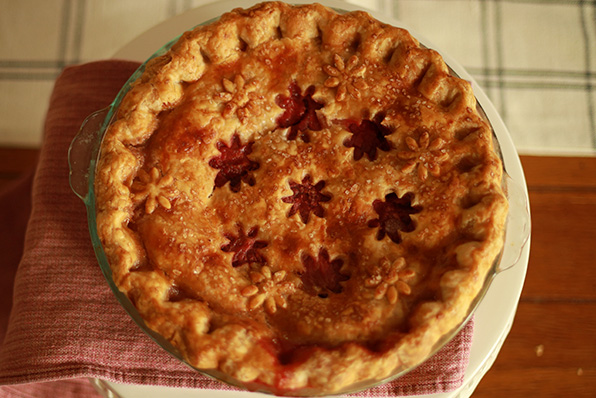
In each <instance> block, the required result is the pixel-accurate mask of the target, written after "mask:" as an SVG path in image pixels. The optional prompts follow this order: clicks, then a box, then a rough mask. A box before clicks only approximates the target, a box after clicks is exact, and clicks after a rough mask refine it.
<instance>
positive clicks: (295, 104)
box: [275, 82, 323, 142]
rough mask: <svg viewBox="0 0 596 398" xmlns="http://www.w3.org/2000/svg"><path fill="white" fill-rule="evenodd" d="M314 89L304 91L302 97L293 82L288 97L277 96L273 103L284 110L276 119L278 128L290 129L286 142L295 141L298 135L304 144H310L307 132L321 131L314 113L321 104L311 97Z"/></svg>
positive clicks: (298, 88) (319, 123)
mask: <svg viewBox="0 0 596 398" xmlns="http://www.w3.org/2000/svg"><path fill="white" fill-rule="evenodd" d="M314 92H315V87H314V86H310V87H309V88H308V89H306V92H305V93H304V95H302V94H301V92H300V87H298V85H297V84H296V83H295V82H294V83H292V84H291V85H290V96H289V97H285V96H282V95H278V96H277V98H276V99H275V103H276V104H277V105H279V107H281V108H282V109H284V110H285V112H284V113H282V114H281V116H279V117H278V118H277V124H278V125H279V127H282V128H286V127H290V132H289V133H288V137H287V138H288V140H295V139H296V138H297V137H298V133H300V138H301V139H302V141H304V142H310V136H309V135H308V131H309V130H310V131H319V130H321V129H322V126H321V122H320V121H319V118H318V117H317V113H316V112H315V111H316V110H317V109H321V108H322V107H323V104H321V103H319V102H317V101H315V100H314V99H313V98H312V95H313V94H314Z"/></svg>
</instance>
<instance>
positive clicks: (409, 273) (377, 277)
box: [364, 257, 416, 304]
mask: <svg viewBox="0 0 596 398" xmlns="http://www.w3.org/2000/svg"><path fill="white" fill-rule="evenodd" d="M415 275H416V273H415V272H414V270H412V269H406V260H405V259H404V258H403V257H399V258H398V259H397V260H395V261H394V262H393V263H389V261H387V260H385V261H382V264H381V266H380V267H379V268H377V269H376V270H375V272H374V273H373V274H372V275H371V276H370V277H369V278H367V279H366V280H365V281H364V286H365V287H367V288H369V289H374V293H373V295H374V298H375V299H377V300H381V299H383V298H387V301H388V302H389V304H395V303H397V300H398V299H399V295H400V294H402V295H404V296H409V295H410V294H411V293H412V289H411V288H410V285H408V282H409V281H410V280H411V279H412V278H413V277H414V276H415Z"/></svg>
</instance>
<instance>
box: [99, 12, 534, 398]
mask: <svg viewBox="0 0 596 398" xmlns="http://www.w3.org/2000/svg"><path fill="white" fill-rule="evenodd" d="M258 2H259V1H255V0H223V1H217V2H215V3H211V4H206V5H203V6H200V7H197V8H194V9H192V10H189V11H187V12H185V13H183V14H181V15H178V16H176V17H173V18H170V19H168V20H166V21H164V22H162V23H161V24H158V25H156V26H155V27H153V28H151V29H149V30H148V31H146V32H144V33H143V34H141V35H140V36H138V37H137V38H136V39H134V40H132V41H131V42H129V43H128V44H127V45H125V46H124V47H122V48H121V49H120V50H118V51H117V52H116V53H115V54H114V56H113V58H116V59H127V60H133V61H139V62H144V61H145V60H146V59H147V58H149V57H150V56H151V55H152V54H153V53H154V52H155V51H156V50H157V48H159V46H160V45H162V44H165V43H166V42H167V41H168V40H170V39H172V38H174V37H176V36H178V35H179V34H180V33H182V32H183V31H185V30H188V29H191V28H193V27H194V26H196V25H198V24H199V23H202V22H205V21H209V20H211V19H214V18H217V17H218V16H219V15H221V14H222V13H224V12H226V11H229V10H231V9H233V8H237V7H242V8H246V7H250V6H252V5H254V4H256V3H258ZM292 2H293V3H296V4H298V3H309V2H310V1H304V0H296V1H292ZM319 2H320V3H321V4H324V5H326V6H329V7H334V8H338V9H343V10H347V11H350V10H356V9H362V7H356V6H354V5H351V4H349V3H346V2H343V1H336V0H320V1H319ZM367 11H369V12H370V14H371V15H373V16H374V17H375V18H377V19H378V20H380V21H382V22H385V23H388V24H391V25H393V26H398V27H403V28H405V29H408V30H409V31H410V32H411V33H412V35H413V36H414V37H416V38H417V39H418V40H419V41H420V42H421V43H423V44H424V45H425V46H427V47H430V48H433V49H435V50H437V51H438V52H439V53H441V55H442V56H443V58H444V59H445V61H446V63H447V64H448V65H449V66H450V67H451V68H452V69H453V70H454V71H455V73H457V74H458V75H459V76H460V77H461V78H463V79H466V80H469V81H471V82H472V85H473V87H474V93H475V95H476V98H477V99H478V102H479V104H480V105H481V107H482V108H483V110H484V112H485V113H486V115H487V117H488V119H489V120H490V122H491V124H492V126H493V129H494V132H495V135H496V136H497V138H498V140H499V143H500V146H501V151H502V154H503V163H504V166H505V170H506V171H507V173H508V174H509V176H510V177H511V179H512V180H513V182H514V186H515V187H516V189H517V191H518V192H517V194H518V198H519V201H518V202H515V203H511V207H512V214H513V218H511V217H510V220H509V225H508V232H507V235H508V237H509V239H508V241H507V242H506V247H505V250H504V255H503V258H504V259H503V263H504V264H505V268H507V267H508V269H506V270H503V271H501V272H499V273H498V275H496V277H495V278H494V279H493V281H492V284H491V286H490V288H489V289H488V291H487V293H486V295H485V297H484V298H483V300H482V302H481V303H480V305H479V306H478V308H477V309H476V312H475V315H474V338H473V341H472V347H471V351H470V360H469V365H468V368H467V369H466V372H465V376H464V381H463V383H462V385H461V387H460V388H458V389H456V390H455V391H451V392H447V393H437V394H431V395H418V396H417V397H418V398H458V397H462V398H463V397H469V396H470V395H472V393H473V392H474V389H475V388H476V386H477V385H478V383H479V382H480V380H481V379H482V377H483V376H484V375H485V374H486V372H487V371H488V370H489V369H490V367H491V366H492V364H493V363H494V361H495V359H496V357H497V355H498V353H499V351H500V349H501V347H502V345H503V342H504V341H505V338H506V337H507V335H508V334H509V331H510V329H511V326H512V324H513V319H514V317H515V312H516V310H517V303H518V301H519V298H520V295H521V291H522V287H523V284H524V280H525V276H526V271H527V266H528V259H529V252H530V247H529V246H530V245H529V228H530V225H529V224H530V221H529V207H528V203H529V198H528V192H527V188H526V181H525V177H524V173H523V169H522V166H521V162H520V160H519V156H518V154H517V151H516V149H515V147H514V145H513V141H512V139H511V136H510V134H509V132H508V130H507V128H506V127H505V125H504V123H503V121H502V119H501V117H500V116H499V115H498V113H497V111H496V109H495V107H494V106H493V105H492V103H491V102H490V100H489V99H488V97H487V96H486V95H485V94H484V92H483V91H482V89H481V88H480V87H479V86H478V84H477V83H476V82H475V81H474V79H473V78H472V77H471V76H470V75H469V74H468V73H467V72H466V71H465V69H464V68H463V67H462V66H461V65H459V64H458V63H457V62H456V61H455V60H453V59H452V58H451V57H450V56H449V55H448V54H445V53H444V52H442V51H441V50H440V49H438V48H436V47H435V46H433V45H432V44H431V43H430V42H429V41H428V40H426V39H425V38H424V37H423V35H421V34H419V33H418V32H416V31H414V30H413V29H411V28H410V27H408V26H407V25H406V24H404V23H403V22H401V21H396V20H394V19H392V18H391V16H388V15H381V14H380V13H377V12H374V11H370V10H367ZM520 238H521V239H522V241H520ZM524 238H527V240H526V239H524ZM92 383H93V384H94V385H95V386H96V388H97V389H98V390H99V391H100V392H101V393H102V394H103V395H104V396H106V397H110V398H113V397H116V398H117V397H121V398H158V397H159V398H161V397H171V398H190V397H192V398H207V397H208V398H231V397H239V398H260V397H270V395H266V394H261V393H253V392H243V391H241V392H239V391H222V390H201V389H183V388H172V387H158V386H143V385H131V384H121V383H114V382H109V381H105V380H99V379H93V380H92Z"/></svg>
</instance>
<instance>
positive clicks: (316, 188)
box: [281, 175, 331, 224]
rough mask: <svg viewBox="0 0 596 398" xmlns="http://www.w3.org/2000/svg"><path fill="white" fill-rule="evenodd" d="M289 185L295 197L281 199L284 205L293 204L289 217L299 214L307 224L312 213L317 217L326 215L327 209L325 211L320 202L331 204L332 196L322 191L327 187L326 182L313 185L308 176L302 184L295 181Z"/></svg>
mask: <svg viewBox="0 0 596 398" xmlns="http://www.w3.org/2000/svg"><path fill="white" fill-rule="evenodd" d="M289 184H290V188H291V189H292V191H293V195H291V196H285V197H283V198H281V200H282V202H284V203H292V207H291V208H290V211H289V213H288V217H292V216H293V215H294V214H296V213H298V214H300V219H301V220H302V222H303V223H304V224H306V223H308V219H309V218H310V213H311V212H312V213H313V214H314V215H315V216H317V217H323V216H324V215H325V209H323V206H321V204H320V202H329V201H330V200H331V196H329V195H325V194H324V193H321V190H322V189H323V188H324V187H325V181H324V180H321V181H319V182H317V183H316V184H314V185H313V183H312V179H311V177H310V175H306V176H305V177H304V178H303V179H302V183H301V184H298V183H297V182H295V181H290V182H289Z"/></svg>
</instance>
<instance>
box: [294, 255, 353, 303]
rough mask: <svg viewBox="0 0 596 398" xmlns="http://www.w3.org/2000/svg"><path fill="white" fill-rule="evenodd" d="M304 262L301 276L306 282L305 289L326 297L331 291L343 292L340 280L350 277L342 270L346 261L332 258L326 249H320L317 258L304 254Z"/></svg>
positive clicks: (310, 292) (303, 281)
mask: <svg viewBox="0 0 596 398" xmlns="http://www.w3.org/2000/svg"><path fill="white" fill-rule="evenodd" d="M302 263H303V264H304V272H303V273H302V274H301V275H300V278H301V279H302V283H303V284H304V291H305V292H307V293H309V294H311V295H318V296H319V297H322V298H325V297H327V296H328V294H329V293H336V294H337V293H341V292H342V286H341V284H340V282H344V281H347V280H348V279H350V277H349V276H347V275H343V274H341V272H340V270H341V267H342V265H343V264H344V261H343V260H342V259H338V258H336V259H335V260H331V259H330V258H329V253H328V252H327V250H325V249H321V250H319V254H318V256H317V257H316V258H314V257H312V256H311V255H310V254H303V255H302Z"/></svg>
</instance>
